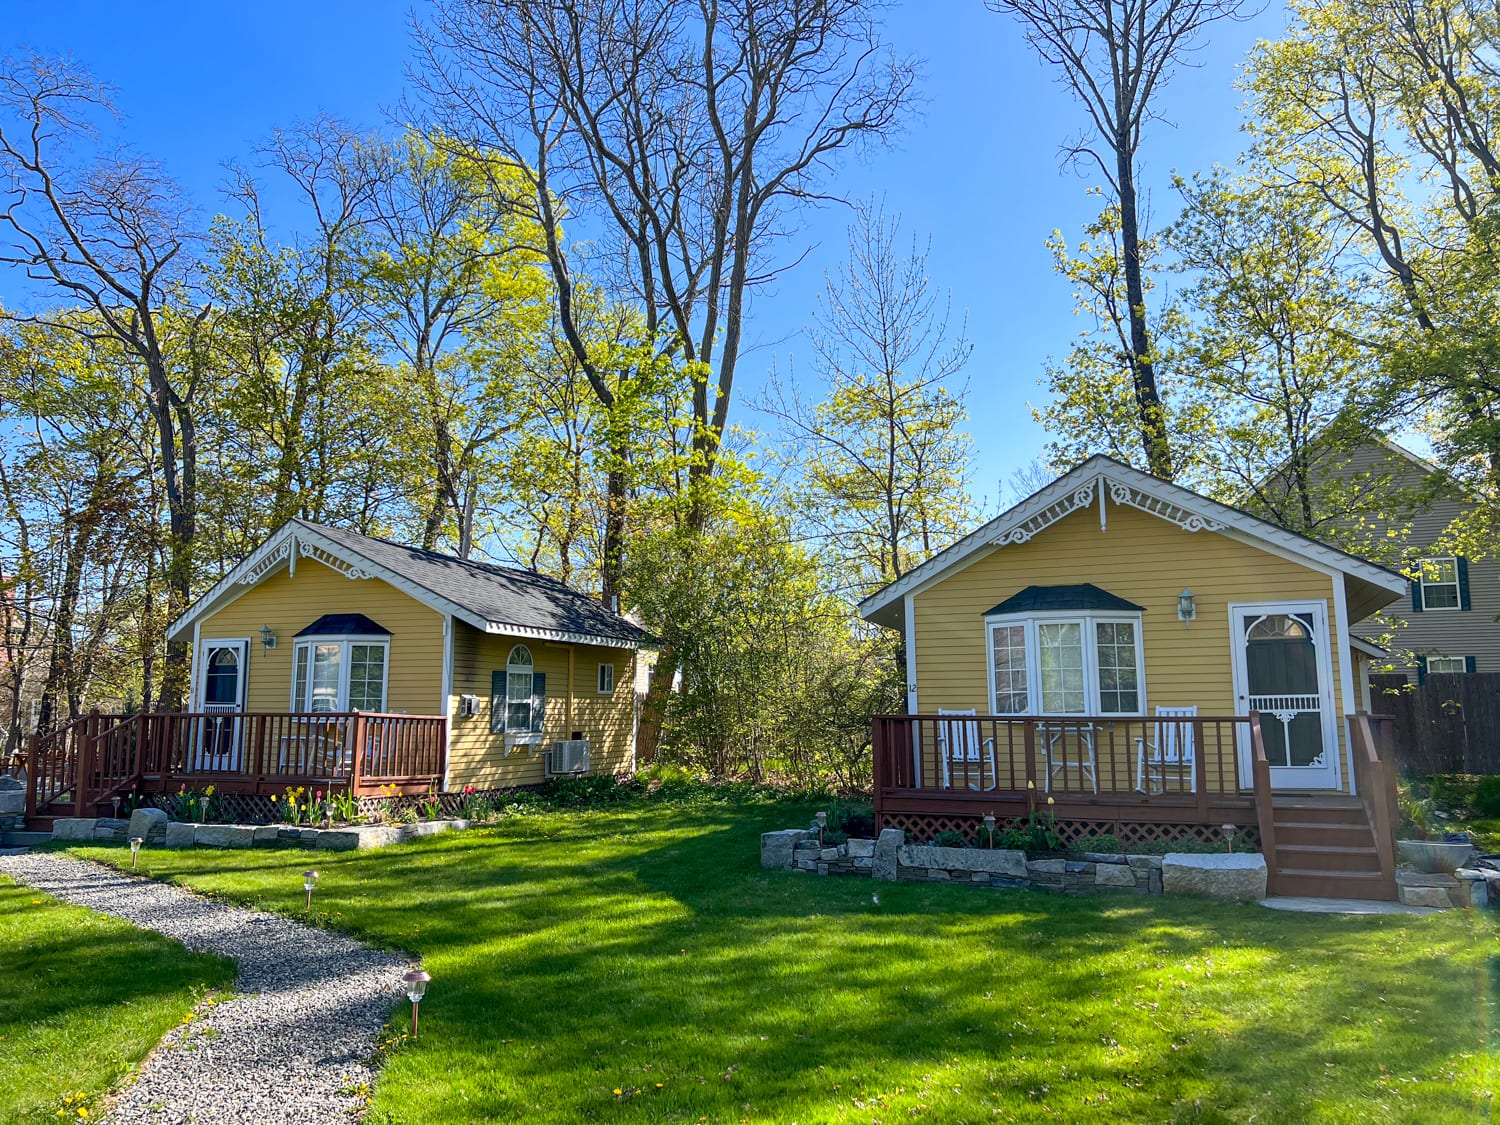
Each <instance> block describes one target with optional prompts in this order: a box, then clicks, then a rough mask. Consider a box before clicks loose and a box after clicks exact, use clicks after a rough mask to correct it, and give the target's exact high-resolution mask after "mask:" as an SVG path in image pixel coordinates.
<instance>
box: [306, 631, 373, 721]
mask: <svg viewBox="0 0 1500 1125" xmlns="http://www.w3.org/2000/svg"><path fill="white" fill-rule="evenodd" d="M389 647H390V641H389V640H388V639H376V638H373V637H330V636H317V637H313V638H309V639H308V640H298V641H297V642H296V647H295V648H294V649H293V652H292V710H293V711H311V712H314V713H324V712H335V711H384V710H385V688H386V666H387V660H386V656H387V653H388V650H389Z"/></svg>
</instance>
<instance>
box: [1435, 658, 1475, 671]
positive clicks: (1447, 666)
mask: <svg viewBox="0 0 1500 1125" xmlns="http://www.w3.org/2000/svg"><path fill="white" fill-rule="evenodd" d="M1425 659H1426V662H1427V671H1429V672H1440V673H1441V672H1467V671H1469V670H1470V669H1469V658H1468V657H1466V656H1429V657H1426V658H1425Z"/></svg>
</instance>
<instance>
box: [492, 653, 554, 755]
mask: <svg viewBox="0 0 1500 1125" xmlns="http://www.w3.org/2000/svg"><path fill="white" fill-rule="evenodd" d="M546 716H547V674H546V673H545V672H538V671H537V670H536V667H535V665H534V663H533V661H532V657H531V650H530V649H529V648H527V647H526V646H525V645H516V646H515V647H513V648H512V649H511V650H510V655H509V656H508V657H507V658H506V660H505V670H504V671H503V672H501V671H497V672H495V673H493V675H492V676H491V677H490V731H491V733H493V734H501V733H504V734H506V735H509V736H511V738H512V741H516V740H519V741H524V742H537V741H540V735H541V732H542V725H543V722H544V721H545V719H546Z"/></svg>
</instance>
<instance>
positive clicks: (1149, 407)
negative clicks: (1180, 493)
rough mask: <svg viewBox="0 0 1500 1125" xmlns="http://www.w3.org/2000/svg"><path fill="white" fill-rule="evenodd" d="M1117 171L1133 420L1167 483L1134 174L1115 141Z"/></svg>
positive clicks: (1156, 472)
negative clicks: (1133, 397) (1128, 328)
mask: <svg viewBox="0 0 1500 1125" xmlns="http://www.w3.org/2000/svg"><path fill="white" fill-rule="evenodd" d="M1115 149H1116V152H1117V154H1118V160H1117V162H1116V167H1117V168H1118V171H1119V178H1120V245H1121V249H1122V250H1123V252H1124V258H1125V261H1124V265H1125V299H1126V301H1127V302H1128V303H1129V305H1130V308H1129V309H1128V310H1127V311H1128V315H1129V319H1130V351H1131V356H1130V374H1131V381H1132V383H1133V384H1134V389H1135V408H1136V415H1137V418H1138V419H1139V421H1140V427H1141V448H1142V449H1143V450H1144V452H1145V454H1146V464H1147V466H1148V467H1149V468H1150V470H1151V474H1152V475H1153V476H1157V477H1160V478H1161V479H1162V480H1171V479H1172V475H1173V465H1172V444H1171V440H1170V437H1169V435H1168V433H1167V416H1166V411H1164V410H1163V409H1162V405H1161V394H1160V392H1159V391H1158V390H1157V388H1156V364H1155V361H1154V360H1153V359H1152V351H1151V328H1150V325H1148V324H1147V322H1146V287H1145V283H1144V282H1143V281H1142V279H1141V235H1140V219H1139V216H1138V213H1137V200H1136V187H1135V169H1134V168H1133V167H1132V161H1131V158H1130V156H1129V150H1128V146H1127V143H1126V142H1125V141H1123V140H1121V141H1117V142H1116V145H1115Z"/></svg>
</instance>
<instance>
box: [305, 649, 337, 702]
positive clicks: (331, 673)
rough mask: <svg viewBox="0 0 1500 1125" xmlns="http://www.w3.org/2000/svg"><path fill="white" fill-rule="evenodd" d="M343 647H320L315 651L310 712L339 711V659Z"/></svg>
mask: <svg viewBox="0 0 1500 1125" xmlns="http://www.w3.org/2000/svg"><path fill="white" fill-rule="evenodd" d="M342 650H343V646H342V645H318V646H317V647H315V648H314V649H313V669H312V702H311V705H310V706H309V707H308V710H309V711H337V710H338V709H339V658H340V657H341V656H342V655H343V651H342Z"/></svg>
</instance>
